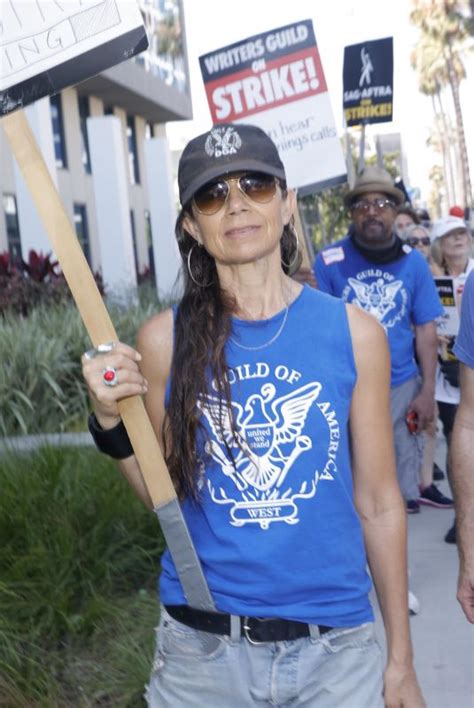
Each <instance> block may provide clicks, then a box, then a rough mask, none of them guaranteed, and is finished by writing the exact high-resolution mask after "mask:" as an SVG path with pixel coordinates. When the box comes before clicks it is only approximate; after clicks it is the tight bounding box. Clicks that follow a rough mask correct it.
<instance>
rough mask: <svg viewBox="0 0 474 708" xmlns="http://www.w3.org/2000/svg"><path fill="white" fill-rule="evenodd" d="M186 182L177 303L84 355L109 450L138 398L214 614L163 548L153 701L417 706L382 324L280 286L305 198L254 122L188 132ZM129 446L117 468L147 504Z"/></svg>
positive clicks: (169, 705) (185, 707) (176, 705)
mask: <svg viewBox="0 0 474 708" xmlns="http://www.w3.org/2000/svg"><path fill="white" fill-rule="evenodd" d="M178 183H179V191H180V200H181V204H182V210H181V213H180V215H179V217H178V220H177V227H176V236H177V240H178V245H179V249H180V253H181V257H182V261H183V279H184V294H183V297H182V299H181V301H180V303H179V305H178V306H176V307H173V308H171V309H169V310H166V311H165V312H162V313H160V314H158V315H156V316H155V317H153V318H152V319H151V320H150V321H148V322H147V323H146V324H145V325H144V326H143V327H142V328H141V329H140V332H139V335H138V346H137V349H138V352H139V353H138V352H137V351H135V350H133V349H132V348H130V347H128V346H126V345H124V344H122V343H118V344H117V345H116V346H115V347H114V349H113V350H112V351H110V352H108V353H106V354H103V355H101V357H102V361H100V358H101V357H99V356H97V357H94V358H92V359H87V360H84V366H83V369H84V375H85V378H86V381H87V383H88V386H89V389H90V393H91V399H92V402H93V404H94V411H95V416H94V417H93V419H92V421H91V431H92V432H93V435H94V436H96V439H97V440H100V445H101V449H102V451H104V450H105V451H107V439H109V440H110V439H111V438H112V437H113V436H114V435H116V431H117V426H118V425H119V424H120V418H119V414H118V408H117V401H118V400H120V398H121V397H123V396H130V395H134V394H139V395H144V398H145V405H146V407H147V410H148V413H149V415H150V418H151V421H152V424H153V426H154V429H155V431H156V435H157V437H158V439H159V440H160V442H161V445H162V447H163V450H164V455H165V458H166V460H167V463H168V467H169V471H170V474H171V477H172V479H173V481H174V483H175V486H176V490H177V494H178V497H179V499H180V500H181V503H182V509H183V514H184V517H185V519H186V522H187V526H188V528H189V531H190V535H191V538H192V540H193V542H194V546H195V548H196V551H197V554H198V557H199V559H200V561H201V564H202V569H203V572H204V576H205V578H206V581H207V584H208V587H209V590H210V593H211V595H212V597H213V599H214V602H215V605H216V608H217V612H208V611H203V610H198V609H195V608H192V607H190V606H188V605H187V603H186V598H185V596H184V594H183V591H182V588H181V585H180V582H179V577H178V573H177V570H176V567H175V566H174V563H173V560H172V559H171V556H170V555H169V553H168V552H167V551H166V552H165V554H164V555H163V558H162V572H161V576H160V600H161V603H162V609H161V618H160V625H159V628H158V634H157V637H158V638H157V650H156V656H155V662H154V666H153V671H152V675H151V680H150V684H149V687H148V690H147V701H148V704H149V705H150V706H156V707H157V706H160V707H161V708H189V707H191V706H199V708H201V706H204V705H208V706H225V708H233V707H234V706H235V707H236V708H237V707H238V708H240V707H241V706H266V705H294V706H299V707H300V708H304V707H307V708H309V707H310V706H318V707H319V706H326V707H327V708H329V707H332V708H340V707H341V706H358V708H376V707H377V708H381V707H382V706H383V705H384V701H385V705H386V706H406V707H408V706H410V708H419V707H420V706H424V705H425V704H424V701H423V698H422V696H421V693H420V690H419V687H418V684H417V680H416V676H415V673H414V668H413V663H412V649H411V642H410V636H409V625H408V611H407V601H406V598H407V581H406V557H405V551H406V549H405V546H406V528H405V524H406V521H405V508H404V504H403V501H402V499H401V496H400V492H399V488H398V484H397V480H396V473H395V464H394V459H393V446H392V439H391V423H390V409H389V379H390V372H389V356H388V351H387V345H386V338H385V334H384V331H383V329H382V328H381V327H380V326H379V325H378V324H377V322H376V321H375V320H374V319H373V318H372V317H370V316H368V315H366V314H365V313H363V312H362V311H361V310H360V309H357V308H355V307H352V306H350V305H345V304H344V303H343V302H342V301H341V300H339V299H336V298H332V297H330V296H328V295H325V294H323V293H321V292H318V291H316V290H314V289H312V288H310V287H308V286H304V287H303V286H301V285H300V284H299V283H297V282H296V281H294V280H292V279H291V278H290V277H289V274H290V273H291V272H292V270H293V269H295V268H296V267H297V265H298V263H299V251H298V239H297V235H296V233H295V230H294V227H293V212H294V210H295V208H296V196H295V193H294V191H292V190H289V189H288V188H287V186H286V178H285V170H284V166H283V164H282V162H281V160H280V157H279V154H278V151H277V149H276V147H275V145H274V143H273V142H272V141H271V140H270V138H269V137H268V136H267V135H266V133H265V132H264V131H262V130H260V129H259V128H257V127H254V126H249V125H234V126H233V125H221V126H216V127H214V128H213V129H212V130H211V131H210V132H209V133H205V134H204V135H200V136H198V137H197V138H195V139H193V140H191V142H190V143H189V144H188V145H187V146H186V148H185V150H184V152H183V154H182V157H181V160H180V164H179V172H178ZM138 361H139V362H140V364H139V366H138ZM104 364H106V365H107V367H108V368H107V371H108V370H109V368H113V369H115V370H116V372H117V378H118V383H117V385H115V386H110V382H107V383H109V385H104V384H105V383H106V381H104V376H105V374H104V373H103V372H104ZM349 424H350V434H349ZM114 431H115V432H114ZM120 435H121V436H123V435H124V433H123V429H122V432H121V433H120ZM110 445H111V446H112V442H110ZM131 452H133V451H129V452H128V455H122V457H124V459H122V460H121V462H120V463H119V464H120V468H121V471H122V472H123V474H124V475H125V476H126V478H127V479H128V480H129V482H130V483H131V485H132V486H133V487H134V489H135V491H136V492H137V494H138V495H139V496H140V498H141V499H142V500H143V501H144V502H145V503H146V504H148V505H149V506H150V500H149V498H148V496H147V493H146V491H145V490H144V489H143V487H142V486H141V485H140V483H139V482H138V481H137V479H139V476H140V475H139V469H138V464H137V461H136V459H135V457H134V456H133V454H131ZM387 549H390V550H389V552H387ZM367 560H368V563H369V566H370V569H371V573H372V577H373V579H374V583H375V586H376V589H377V592H378V596H379V600H380V604H381V608H382V613H383V617H384V622H385V627H386V634H387V646H388V653H387V656H388V663H387V667H386V670H385V675H384V684H383V672H382V666H381V655H380V650H379V647H378V644H377V642H376V640H375V637H374V630H373V619H374V617H373V612H372V608H371V606H370V603H369V599H368V592H369V590H370V585H371V582H370V578H369V576H368V574H367V571H366V563H367ZM383 691H384V692H383Z"/></svg>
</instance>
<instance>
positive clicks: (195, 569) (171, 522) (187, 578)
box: [154, 499, 216, 611]
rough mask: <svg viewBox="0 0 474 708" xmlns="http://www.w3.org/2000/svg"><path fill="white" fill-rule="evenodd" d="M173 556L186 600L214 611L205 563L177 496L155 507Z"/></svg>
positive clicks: (192, 604) (201, 608)
mask: <svg viewBox="0 0 474 708" xmlns="http://www.w3.org/2000/svg"><path fill="white" fill-rule="evenodd" d="M154 511H155V514H156V515H157V517H158V521H159V522H160V525H161V529H162V531H163V534H164V536H165V539H166V544H167V546H168V549H169V552H170V553H171V557H172V558H173V562H174V564H175V566H176V568H179V579H180V581H181V586H182V588H183V592H184V594H185V596H186V600H187V601H188V604H189V605H190V606H191V607H195V608H199V609H200V610H211V611H212V610H214V611H215V609H216V606H215V604H214V600H213V599H212V595H211V593H210V592H209V588H208V586H207V582H206V579H205V577H204V573H203V571H202V567H201V563H200V561H199V558H198V557H197V554H196V550H195V548H194V545H193V542H192V540H191V536H190V535H189V531H188V527H187V526H186V524H185V522H184V518H183V512H182V511H181V507H180V505H179V502H178V500H177V499H173V500H172V501H170V502H167V503H166V504H163V506H157V507H155V510H154Z"/></svg>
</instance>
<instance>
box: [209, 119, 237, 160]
mask: <svg viewBox="0 0 474 708" xmlns="http://www.w3.org/2000/svg"><path fill="white" fill-rule="evenodd" d="M241 145H242V139H241V137H240V135H239V134H238V132H237V131H236V130H235V128H232V127H228V126H227V127H225V128H224V127H222V128H220V127H217V128H213V129H212V130H211V131H210V133H209V135H208V136H207V139H206V144H205V146H204V147H205V150H206V152H207V154H208V155H209V157H222V156H225V155H235V154H236V152H237V151H238V150H239V149H240V147H241Z"/></svg>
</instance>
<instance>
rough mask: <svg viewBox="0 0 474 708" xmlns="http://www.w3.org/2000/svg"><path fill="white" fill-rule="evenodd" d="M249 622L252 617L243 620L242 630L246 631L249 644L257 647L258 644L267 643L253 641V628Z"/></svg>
mask: <svg viewBox="0 0 474 708" xmlns="http://www.w3.org/2000/svg"><path fill="white" fill-rule="evenodd" d="M249 621H250V617H244V618H243V623H242V628H243V630H244V637H245V639H246V640H247V641H248V642H249V644H254V645H255V646H257V645H258V644H264V643H265V642H259V641H258V640H255V639H252V637H251V636H250V630H251V629H252V628H251V627H250V625H249V624H248V622H249Z"/></svg>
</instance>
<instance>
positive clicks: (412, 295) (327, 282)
mask: <svg viewBox="0 0 474 708" xmlns="http://www.w3.org/2000/svg"><path fill="white" fill-rule="evenodd" d="M403 248H404V249H405V253H404V255H403V256H402V257H401V258H399V259H398V260H395V261H393V262H391V263H385V264H383V265H382V264H376V263H372V262H370V261H368V260H367V259H366V258H364V256H363V255H362V254H361V253H360V251H358V249H357V248H356V247H355V246H354V244H353V243H352V240H351V238H350V237H346V238H344V239H342V240H341V241H338V242H337V243H335V244H334V245H333V246H330V247H328V248H325V249H324V250H323V251H321V253H319V254H318V256H317V257H316V260H315V264H314V274H315V277H316V280H317V283H318V288H319V289H320V290H322V291H323V292H326V293H329V294H330V295H335V296H336V297H340V298H342V299H343V300H344V302H351V303H353V304H354V305H358V306H359V307H360V308H362V309H363V310H365V312H368V313H369V314H371V315H373V316H374V317H375V318H376V319H377V320H378V321H379V322H380V324H381V325H382V326H383V327H384V329H385V332H386V333H387V337H388V343H389V347H390V358H391V374H392V376H391V379H392V380H391V383H392V386H399V385H400V384H402V383H403V382H404V381H408V380H409V379H411V378H413V377H415V376H416V375H417V374H418V367H417V364H416V361H415V356H414V354H415V351H414V346H413V345H414V332H413V327H414V326H415V325H423V324H426V323H427V322H431V321H433V320H435V319H436V318H437V317H440V316H441V315H442V314H443V308H442V306H441V302H440V299H439V296H438V292H437V290H436V287H435V284H434V280H433V276H432V275H431V272H430V269H429V267H428V264H427V263H426V261H425V259H424V257H423V256H422V255H421V253H419V252H418V251H416V250H414V249H411V248H410V247H409V246H404V247H403Z"/></svg>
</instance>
